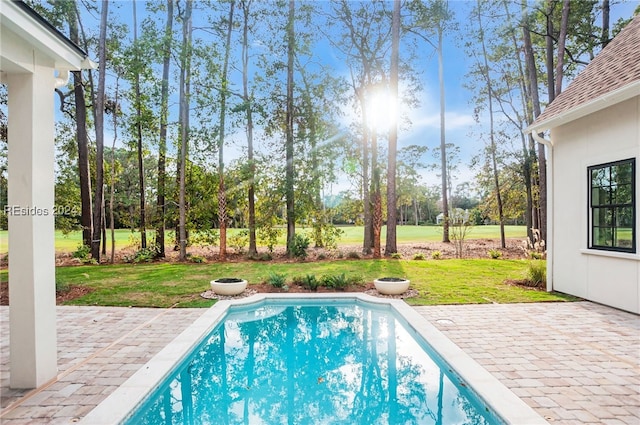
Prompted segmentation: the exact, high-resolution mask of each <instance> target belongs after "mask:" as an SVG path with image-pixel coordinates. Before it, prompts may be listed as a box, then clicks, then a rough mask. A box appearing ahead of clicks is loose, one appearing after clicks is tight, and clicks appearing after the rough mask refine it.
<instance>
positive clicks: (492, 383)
mask: <svg viewBox="0 0 640 425" xmlns="http://www.w3.org/2000/svg"><path fill="white" fill-rule="evenodd" d="M291 299H303V300H305V301H312V300H330V299H336V300H340V301H344V300H354V301H356V302H358V301H360V302H364V303H370V304H380V305H389V306H390V307H391V308H393V309H394V310H395V311H396V312H397V313H398V314H399V315H400V316H402V317H403V318H404V320H405V321H406V323H407V324H408V325H409V326H410V327H411V330H413V331H415V332H416V333H417V334H418V335H420V336H421V337H422V338H424V340H425V341H427V343H428V344H429V345H430V346H431V348H432V349H433V350H434V351H435V352H436V353H438V355H440V356H441V357H442V358H443V359H445V360H446V362H447V363H448V364H449V365H450V366H451V367H452V369H453V371H454V372H455V373H456V374H457V375H458V376H459V377H460V378H461V379H462V380H463V381H464V382H465V383H467V384H468V385H469V386H470V387H471V388H472V389H473V391H474V392H475V393H476V394H477V395H478V396H479V397H481V398H482V399H483V400H484V401H485V402H486V403H487V404H488V405H489V406H491V408H492V409H493V410H494V411H495V413H496V414H497V415H498V416H500V418H501V419H503V420H504V421H505V422H506V423H508V424H517V425H542V424H548V422H547V421H546V420H545V419H544V418H543V417H542V416H540V415H539V414H538V413H537V412H535V411H534V410H533V409H532V408H531V407H530V406H529V405H527V404H526V403H525V402H524V401H522V400H521V399H520V398H519V397H518V396H517V395H516V394H514V393H513V392H512V391H511V390H509V389H508V388H507V387H506V386H505V385H504V384H502V383H501V382H500V381H499V380H498V379H497V378H496V377H494V376H493V375H491V373H489V372H488V371H487V370H486V369H485V368H483V367H482V366H481V365H480V364H478V363H477V362H476V361H475V360H473V359H472V358H471V357H470V356H469V355H468V354H466V353H465V352H464V351H462V349H460V347H458V346H457V345H456V344H454V343H453V342H452V341H451V340H450V339H449V338H447V337H446V336H445V335H444V334H443V333H442V332H440V331H439V330H438V329H437V328H436V327H435V326H434V325H432V324H431V323H430V322H429V321H428V320H426V319H425V318H424V317H423V316H422V315H420V313H418V312H417V311H415V310H414V309H413V308H411V307H410V306H409V305H408V304H406V303H405V302H404V301H402V300H398V299H386V298H376V297H373V296H370V295H366V294H363V293H342V294H335V293H332V294H305V295H304V296H303V297H302V296H300V294H256V295H253V296H251V297H247V298H243V299H238V300H224V301H218V302H217V303H216V304H214V305H213V306H212V307H211V308H209V309H208V310H206V311H205V312H204V313H203V314H202V316H200V317H199V318H198V319H197V320H196V321H194V322H193V324H191V325H190V326H189V327H188V328H187V329H185V330H184V331H183V332H182V333H181V334H180V335H178V336H177V337H176V338H175V339H174V340H173V341H172V342H171V343H169V344H168V345H167V346H165V347H164V348H163V349H162V350H161V351H160V352H159V353H158V354H156V355H155V356H154V357H153V358H152V359H151V360H149V361H148V362H147V363H146V364H145V365H144V366H143V367H142V368H140V369H139V370H138V371H137V372H136V373H134V374H133V375H132V376H131V377H130V378H129V379H128V380H127V381H125V382H124V383H123V384H122V385H121V386H120V387H118V388H117V389H116V390H115V391H114V392H113V393H111V394H110V395H109V396H108V397H107V398H106V399H105V400H104V401H102V402H101V403H100V404H99V405H98V406H96V407H95V408H94V409H93V410H91V411H90V412H89V413H88V414H87V415H86V416H85V417H84V418H82V420H80V422H79V423H80V424H84V425H89V424H91V425H117V424H120V423H122V422H123V421H124V420H125V419H126V418H127V417H128V415H129V413H130V412H131V411H132V410H133V409H135V408H136V407H137V406H138V405H139V404H140V403H142V402H143V401H144V399H145V397H146V396H147V394H148V393H149V392H150V391H151V390H152V389H153V388H155V387H157V386H158V385H159V384H160V383H161V381H162V380H163V379H164V378H165V377H166V376H167V375H168V374H169V373H170V371H171V369H172V368H173V367H174V365H175V364H177V363H178V362H179V361H180V360H181V359H182V358H184V357H185V356H186V355H187V353H189V352H190V351H191V349H192V348H194V347H195V346H196V345H197V344H198V343H200V341H201V340H202V338H203V337H204V336H205V335H206V334H207V333H209V332H210V331H211V330H212V329H213V328H214V327H215V326H216V325H217V324H218V323H219V321H220V320H221V319H222V318H223V317H224V316H225V314H226V313H227V311H228V309H229V308H230V307H231V306H234V305H238V306H247V305H251V304H260V303H263V302H265V301H267V300H291Z"/></svg>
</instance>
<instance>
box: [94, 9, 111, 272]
mask: <svg viewBox="0 0 640 425" xmlns="http://www.w3.org/2000/svg"><path fill="white" fill-rule="evenodd" d="M108 8H109V0H104V1H103V2H102V11H101V13H100V42H99V44H98V63H99V66H100V69H99V71H98V91H97V93H96V98H95V115H96V122H95V127H96V191H95V195H94V201H93V224H94V226H93V232H92V239H91V257H93V258H94V259H95V260H96V261H98V262H100V237H101V235H100V233H101V232H100V231H101V230H102V229H101V227H102V226H101V225H100V224H101V223H102V214H103V211H102V210H103V208H102V207H103V201H104V196H103V195H104V175H103V171H104V162H103V161H104V92H105V77H106V71H107V69H106V68H107V66H106V64H107V42H106V40H107V16H108Z"/></svg>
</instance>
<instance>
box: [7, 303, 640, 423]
mask: <svg viewBox="0 0 640 425" xmlns="http://www.w3.org/2000/svg"><path fill="white" fill-rule="evenodd" d="M416 310H417V311H418V312H419V313H420V314H422V315H423V316H424V317H426V318H427V319H428V320H430V321H431V322H432V323H433V324H434V325H435V326H437V327H438V328H439V329H440V330H441V331H442V332H443V333H445V334H446V335H447V336H448V337H449V338H450V339H451V340H453V341H454V342H455V343H456V344H458V346H460V347H461V348H462V349H463V350H464V351H466V352H467V353H468V354H469V355H470V356H471V357H473V358H474V359H475V360H476V361H477V362H478V363H480V364H481V365H483V366H484V367H485V368H486V369H487V370H489V371H490V372H491V373H493V374H494V375H495V376H496V377H497V378H498V379H499V380H500V381H501V382H503V383H504V384H505V385H506V386H507V387H509V388H510V389H511V390H512V391H513V392H515V393H516V394H517V395H519V396H520V397H521V398H522V399H523V400H524V401H525V402H526V403H528V404H529V405H530V406H532V407H533V408H534V409H535V410H536V411H537V412H538V413H540V414H541V415H543V416H544V417H546V418H547V420H548V421H549V422H550V423H558V424H560V423H561V424H589V423H593V424H596V423H598V424H633V425H638V424H640V316H637V315H634V314H630V313H625V312H622V311H619V310H615V309H612V308H608V307H604V306H600V305H597V304H593V303H589V302H576V303H543V304H542V303H541V304H484V305H462V306H427V307H416ZM57 311H58V352H59V360H58V367H59V375H58V379H57V380H56V381H55V382H53V383H51V384H50V385H48V386H45V387H44V388H40V389H38V390H35V391H31V392H29V391H17V390H11V389H9V387H8V385H9V384H8V383H9V379H8V378H9V376H8V362H9V353H8V327H9V326H8V317H9V314H8V313H9V308H8V307H0V331H1V334H2V341H1V346H0V381H1V382H0V384H1V388H0V391H1V392H0V394H1V396H2V399H1V405H2V412H1V413H0V418H1V420H0V422H2V424H3V425H18V424H69V423H73V422H76V421H77V420H78V419H79V418H81V417H83V416H84V415H86V413H87V412H89V411H90V410H91V409H93V408H94V407H95V406H96V405H97V404H99V403H100V402H101V401H102V400H104V399H105V398H106V397H107V395H108V394H110V393H111V392H112V391H113V390H114V389H115V388H116V387H117V386H118V385H120V384H121V383H123V382H124V381H125V380H126V379H127V378H128V377H129V376H131V375H132V374H133V373H134V372H135V371H136V370H137V369H138V368H140V367H141V366H142V365H143V364H144V363H146V362H147V361H148V360H149V359H150V358H151V357H153V355H154V354H156V353H157V352H158V351H159V350H160V349H161V348H162V347H164V346H165V345H166V344H167V343H168V342H169V341H171V340H172V339H173V338H174V337H175V336H177V335H178V334H179V333H180V332H181V331H182V330H183V329H184V328H186V327H187V326H188V325H189V324H190V323H192V322H193V321H194V320H195V319H196V318H197V317H198V316H200V315H201V314H202V313H203V312H204V310H203V309H139V308H119V307H71V306H64V307H58V310H57Z"/></svg>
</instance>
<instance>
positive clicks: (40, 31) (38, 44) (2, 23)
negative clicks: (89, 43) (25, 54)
mask: <svg viewBox="0 0 640 425" xmlns="http://www.w3.org/2000/svg"><path fill="white" fill-rule="evenodd" d="M0 27H2V39H3V40H2V45H3V47H4V48H3V49H2V50H0V56H2V57H3V60H2V66H3V69H2V71H5V72H7V71H8V72H11V70H10V69H6V70H5V69H4V67H5V65H6V62H7V61H5V60H4V57H5V54H4V53H3V51H5V48H6V51H7V53H8V52H9V51H11V50H13V49H11V46H9V45H8V44H5V43H14V42H15V40H16V38H17V39H19V40H21V41H22V42H23V43H25V44H28V45H29V46H31V47H32V48H34V49H36V50H38V51H40V52H42V54H43V55H45V56H47V57H50V58H51V59H52V60H53V61H54V66H55V68H56V69H58V70H79V69H83V68H87V64H88V63H89V62H88V61H87V60H86V56H85V55H84V54H82V51H81V50H80V49H79V48H73V47H72V46H71V45H70V43H68V42H65V41H64V40H63V39H62V38H61V37H59V36H58V35H57V34H54V33H53V32H52V30H51V29H50V28H47V27H46V26H44V25H43V24H42V23H41V22H39V21H38V20H36V19H35V18H34V17H33V16H31V14H29V13H28V12H27V11H26V10H25V9H24V8H23V7H22V6H21V5H19V4H17V3H15V2H13V1H10V0H0ZM8 32H11V33H13V34H15V36H16V37H10V34H9V33H8ZM7 38H9V40H7ZM11 38H13V40H11ZM14 47H15V46H14ZM7 59H10V58H7Z"/></svg>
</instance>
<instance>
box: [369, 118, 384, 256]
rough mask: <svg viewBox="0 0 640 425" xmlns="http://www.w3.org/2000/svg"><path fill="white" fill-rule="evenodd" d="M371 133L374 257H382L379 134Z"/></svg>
mask: <svg viewBox="0 0 640 425" xmlns="http://www.w3.org/2000/svg"><path fill="white" fill-rule="evenodd" d="M370 134H371V194H372V197H373V199H372V204H373V211H372V218H371V220H372V224H373V258H380V257H381V256H382V255H381V254H382V253H381V250H380V234H381V231H382V194H381V193H380V166H379V164H378V134H377V132H376V130H370Z"/></svg>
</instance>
